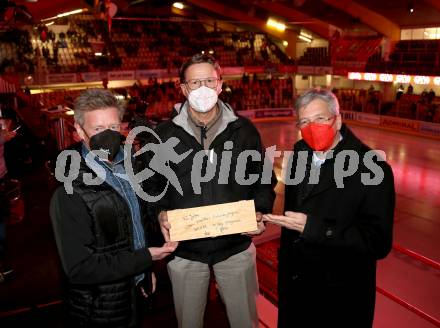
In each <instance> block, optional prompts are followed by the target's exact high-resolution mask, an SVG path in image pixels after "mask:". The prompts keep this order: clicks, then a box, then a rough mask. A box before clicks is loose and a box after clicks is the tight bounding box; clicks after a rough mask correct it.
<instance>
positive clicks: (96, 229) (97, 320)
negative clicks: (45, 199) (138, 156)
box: [50, 89, 177, 327]
mask: <svg viewBox="0 0 440 328" xmlns="http://www.w3.org/2000/svg"><path fill="white" fill-rule="evenodd" d="M123 113H124V109H123V107H122V106H121V104H120V103H119V102H118V101H117V99H116V98H115V97H114V95H113V94H112V93H111V92H110V91H107V90H102V89H101V90H98V89H89V90H87V91H85V92H83V93H82V94H81V95H80V96H79V97H78V98H77V100H76V102H75V116H74V118H75V128H76V131H77V133H78V135H79V136H80V137H81V139H82V143H80V144H79V145H76V146H75V147H73V148H72V149H71V150H68V151H67V152H68V153H67V155H66V153H61V155H60V156H59V157H58V160H57V171H58V172H60V171H61V172H62V174H63V176H64V173H66V172H67V176H74V178H72V179H71V180H69V182H70V185H69V183H67V184H66V181H64V182H65V184H64V185H63V186H60V187H59V188H58V189H57V190H56V191H55V193H54V195H53V198H52V201H51V206H50V214H51V218H52V223H53V227H54V232H55V239H56V242H57V246H58V251H59V254H60V258H61V263H62V265H63V269H64V272H65V274H66V276H67V280H68V290H67V295H66V303H67V304H66V305H67V310H68V316H69V319H68V324H70V325H71V326H72V327H133V326H136V324H137V317H138V316H137V314H138V311H137V309H136V305H137V302H136V299H137V298H138V296H139V295H143V296H144V297H147V296H148V295H149V294H150V293H151V292H152V291H153V290H154V284H155V281H154V280H155V279H154V276H152V274H151V271H150V270H149V269H150V267H151V266H152V261H154V260H159V259H162V258H164V257H166V256H167V255H169V254H171V253H172V252H173V251H174V250H175V248H176V246H177V243H166V244H165V245H163V246H162V247H149V248H147V247H148V240H146V237H145V236H146V234H145V232H144V227H145V212H146V211H145V210H144V209H143V207H145V204H144V203H143V202H140V201H138V198H137V195H136V193H135V191H134V190H135V189H134V188H133V185H132V184H131V183H130V179H128V177H127V173H126V171H125V169H126V168H125V166H124V158H125V157H126V156H131V154H130V153H128V154H127V153H124V151H123V149H122V147H121V135H120V126H121V119H122V116H123ZM65 152H66V151H65ZM63 156H64V157H63ZM69 156H70V159H71V162H70V166H69V165H68V166H67V167H64V168H62V167H61V166H62V163H64V164H66V159H67V158H68V157H69ZM63 158H64V161H63ZM132 162H134V161H132ZM58 176H60V175H59V174H58ZM58 176H57V178H58Z"/></svg>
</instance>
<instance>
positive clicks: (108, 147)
mask: <svg viewBox="0 0 440 328" xmlns="http://www.w3.org/2000/svg"><path fill="white" fill-rule="evenodd" d="M89 145H90V150H92V151H93V152H94V153H95V154H96V155H97V156H98V157H99V158H101V159H108V160H109V161H112V160H113V158H115V156H116V154H117V153H118V152H119V149H120V147H121V134H120V133H119V132H118V131H114V130H110V129H107V130H104V131H102V132H99V133H97V134H95V135H94V136H92V137H91V138H90V140H89Z"/></svg>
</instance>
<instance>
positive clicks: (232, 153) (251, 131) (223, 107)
mask: <svg viewBox="0 0 440 328" xmlns="http://www.w3.org/2000/svg"><path fill="white" fill-rule="evenodd" d="M180 81H181V89H182V92H183V94H184V96H185V97H186V98H187V100H188V101H186V102H184V103H183V104H182V106H180V108H179V110H178V112H177V113H176V115H175V116H174V118H172V119H171V120H169V121H167V122H164V123H163V124H160V125H159V126H158V127H157V128H156V132H157V134H158V136H159V137H160V139H161V140H162V143H163V144H168V143H169V141H170V140H171V138H177V140H178V143H174V145H175V148H174V150H175V152H176V153H177V154H179V155H180V156H181V157H183V155H184V154H187V156H185V158H184V159H179V162H178V164H177V163H170V165H169V167H168V168H169V169H171V170H172V171H173V172H174V173H175V175H174V174H173V175H171V177H174V176H177V180H178V186H175V184H176V183H172V182H173V181H175V180H176V179H170V177H169V176H167V177H166V178H167V179H168V181H169V182H171V184H172V185H170V186H169V188H168V189H167V191H166V193H165V195H164V197H162V199H161V200H159V201H158V202H157V204H156V215H157V216H158V218H159V221H160V224H161V229H162V233H163V235H164V238H165V240H166V241H167V240H169V238H170V237H169V228H170V224H169V222H168V218H167V210H173V209H180V208H190V207H198V206H205V205H213V204H221V203H229V202H236V201H240V200H251V199H253V200H254V201H255V207H256V220H257V222H258V230H257V231H255V232H252V233H250V234H233V235H227V236H221V237H216V238H202V239H196V240H189V241H183V242H180V244H179V247H178V248H177V250H176V252H175V255H176V256H175V258H174V259H173V260H172V261H170V262H169V264H168V272H169V275H170V278H171V282H172V285H173V296H174V305H175V309H176V316H177V319H178V322H179V327H186V328H200V327H202V326H203V314H204V310H205V305H206V300H207V291H208V286H209V280H210V270H211V268H212V270H213V272H214V275H215V279H216V282H217V285H218V287H219V291H220V295H221V296H222V299H223V301H224V302H225V305H226V311H227V315H228V319H229V323H230V325H231V327H232V328H246V327H257V326H258V315H257V309H256V303H255V302H256V297H257V295H258V292H259V291H258V280H257V274H256V264H255V260H256V250H255V246H254V244H253V243H252V239H251V236H252V235H253V234H260V233H262V232H263V231H264V224H263V223H262V222H261V220H262V214H264V213H270V212H271V211H272V205H273V201H274V198H275V193H274V191H273V181H272V179H271V178H272V176H271V174H272V173H273V172H272V171H270V172H269V178H268V182H267V183H266V184H264V183H262V179H261V176H262V172H263V158H264V153H263V151H262V144H261V139H260V135H259V133H258V131H257V129H256V128H255V127H254V125H253V124H252V123H251V122H250V121H249V120H247V119H244V118H242V117H239V116H237V115H236V114H235V113H234V111H233V110H232V109H231V108H230V107H229V106H228V105H227V104H225V103H223V102H222V101H220V100H218V98H217V96H218V94H219V93H220V92H221V86H222V81H221V74H220V67H219V65H218V63H217V62H216V61H215V59H214V58H212V57H211V56H206V55H195V56H193V57H192V58H191V59H190V60H188V61H187V62H186V63H185V64H184V65H183V66H182V68H181V71H180ZM163 144H162V145H163ZM245 150H247V151H251V152H253V153H254V154H256V155H257V156H256V157H259V159H256V158H252V159H249V158H246V159H247V161H244V162H245V167H244V169H245V174H244V177H243V178H244V179H247V180H246V181H245V182H244V183H240V181H236V180H237V179H236V177H237V176H241V173H240V172H239V170H238V169H236V167H237V157H238V156H239V154H240V153H243V151H245ZM200 154H202V155H203V156H202V157H199V155H200ZM242 159H243V157H242ZM228 160H229V161H230V165H227V164H226V165H221V163H224V162H226V163H227V162H228ZM153 161H154V159H153ZM198 164H200V165H198ZM150 166H151V165H150ZM221 166H223V167H224V168H225V169H226V168H230V171H227V170H221V169H220V167H221ZM197 167H198V168H197ZM220 171H222V172H220ZM242 171H243V170H242ZM208 172H213V175H212V176H211V177H210V179H208V178H207V176H208V175H209V174H210V173H208ZM225 172H226V173H225ZM164 175H166V174H164ZM196 175H198V176H199V178H200V177H202V178H200V179H199V182H198V183H195V184H194V180H197V179H194V176H196ZM251 175H252V176H258V177H260V178H258V179H255V181H254V182H251V183H247V182H249V181H250V179H248V177H250V176H251ZM158 176H159V175H157V174H155V175H154V177H158ZM238 180H240V179H238ZM162 181H164V179H162ZM241 182H243V181H241ZM150 185H151V186H153V187H156V192H155V194H160V192H161V190H157V189H158V186H163V184H162V185H161V184H159V183H158V181H157V179H153V178H152V179H151V184H150ZM159 189H160V188H159ZM153 190H154V188H153Z"/></svg>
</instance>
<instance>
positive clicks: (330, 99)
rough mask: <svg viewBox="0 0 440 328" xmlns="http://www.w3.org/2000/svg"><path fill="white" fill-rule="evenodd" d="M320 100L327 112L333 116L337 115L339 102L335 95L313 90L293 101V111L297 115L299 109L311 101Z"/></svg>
mask: <svg viewBox="0 0 440 328" xmlns="http://www.w3.org/2000/svg"><path fill="white" fill-rule="evenodd" d="M316 99H321V100H322V101H324V102H325V103H326V104H327V107H328V110H329V111H330V113H332V114H333V115H339V102H338V98H336V96H335V94H334V93H333V92H331V91H330V90H326V89H321V88H314V89H310V90H308V91H306V92H304V93H303V94H302V95H301V96H299V97H298V98H297V99H296V101H295V109H296V112H297V113H298V112H299V110H300V109H301V108H304V107H305V106H307V105H308V104H310V103H311V102H312V101H313V100H316Z"/></svg>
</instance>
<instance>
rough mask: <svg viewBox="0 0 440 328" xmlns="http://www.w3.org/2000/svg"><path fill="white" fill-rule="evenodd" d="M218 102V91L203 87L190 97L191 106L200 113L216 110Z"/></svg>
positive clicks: (190, 94) (191, 93)
mask: <svg viewBox="0 0 440 328" xmlns="http://www.w3.org/2000/svg"><path fill="white" fill-rule="evenodd" d="M217 100H218V94H217V91H216V90H214V89H211V88H208V87H205V86H204V85H202V86H201V87H200V88H198V89H196V90H193V91H191V92H190V93H189V95H188V101H189V105H190V106H191V108H192V109H194V110H195V111H197V112H199V113H206V112H209V111H210V110H211V109H213V108H214V106H215V104H216V103H217Z"/></svg>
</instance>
